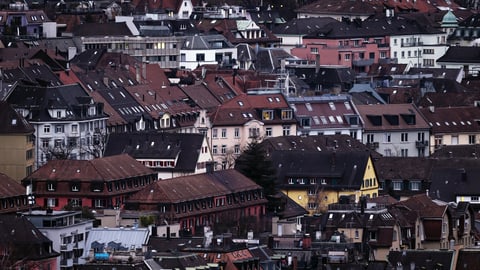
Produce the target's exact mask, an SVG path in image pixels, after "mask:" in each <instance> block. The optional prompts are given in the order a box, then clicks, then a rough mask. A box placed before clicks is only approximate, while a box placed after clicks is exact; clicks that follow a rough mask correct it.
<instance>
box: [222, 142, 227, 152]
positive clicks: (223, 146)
mask: <svg viewBox="0 0 480 270" xmlns="http://www.w3.org/2000/svg"><path fill="white" fill-rule="evenodd" d="M226 153H227V146H226V145H225V144H223V145H222V154H226Z"/></svg>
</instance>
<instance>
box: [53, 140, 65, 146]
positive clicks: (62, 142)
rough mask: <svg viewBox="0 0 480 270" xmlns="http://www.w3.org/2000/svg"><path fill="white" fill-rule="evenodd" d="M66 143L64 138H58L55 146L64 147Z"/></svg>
mask: <svg viewBox="0 0 480 270" xmlns="http://www.w3.org/2000/svg"><path fill="white" fill-rule="evenodd" d="M64 145H65V142H64V141H63V139H56V140H55V141H54V144H53V146H54V147H63V146H64Z"/></svg>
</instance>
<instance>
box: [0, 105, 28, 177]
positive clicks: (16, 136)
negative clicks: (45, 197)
mask: <svg viewBox="0 0 480 270" xmlns="http://www.w3.org/2000/svg"><path fill="white" fill-rule="evenodd" d="M0 130H1V131H0V140H1V141H2V144H0V172H2V173H4V174H6V175H8V176H9V177H11V178H12V179H14V180H16V181H18V182H20V181H21V180H22V179H23V178H25V177H26V176H28V175H30V174H31V173H32V172H33V168H34V162H35V144H34V141H35V137H34V133H35V129H34V127H33V126H32V125H31V124H30V123H28V122H27V120H25V118H23V116H22V115H21V114H20V113H18V112H17V111H15V109H14V107H12V106H11V105H9V104H8V103H7V102H5V101H0Z"/></svg>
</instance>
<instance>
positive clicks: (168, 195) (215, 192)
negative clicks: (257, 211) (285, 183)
mask: <svg viewBox="0 0 480 270" xmlns="http://www.w3.org/2000/svg"><path fill="white" fill-rule="evenodd" d="M258 189H261V187H260V186H259V185H257V184H256V183H255V182H253V181H252V180H251V179H249V178H247V177H246V176H244V175H243V174H241V173H240V172H238V171H236V170H233V169H230V170H221V171H214V172H211V173H204V174H196V175H190V176H181V177H176V178H170V179H164V180H161V181H156V182H154V183H152V184H150V185H149V186H147V187H145V188H144V189H143V190H141V191H139V192H137V193H135V194H134V195H132V196H131V197H130V198H129V199H128V202H130V203H144V204H157V203H173V204H177V203H180V202H184V201H194V200H199V199H204V198H210V197H212V196H222V195H227V194H232V193H237V192H242V191H251V190H258ZM260 201H262V200H260ZM263 202H266V200H264V201H263Z"/></svg>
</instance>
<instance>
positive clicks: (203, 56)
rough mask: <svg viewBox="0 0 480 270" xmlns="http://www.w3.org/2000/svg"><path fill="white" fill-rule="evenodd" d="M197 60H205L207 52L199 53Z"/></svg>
mask: <svg viewBox="0 0 480 270" xmlns="http://www.w3.org/2000/svg"><path fill="white" fill-rule="evenodd" d="M196 59H197V62H203V61H205V54H204V53H197V58H196Z"/></svg>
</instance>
